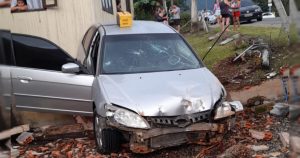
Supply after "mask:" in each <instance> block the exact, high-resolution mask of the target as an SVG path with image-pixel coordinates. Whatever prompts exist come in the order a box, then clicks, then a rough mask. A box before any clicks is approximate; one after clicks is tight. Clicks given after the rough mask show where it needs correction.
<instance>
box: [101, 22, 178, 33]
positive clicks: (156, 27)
mask: <svg viewBox="0 0 300 158" xmlns="http://www.w3.org/2000/svg"><path fill="white" fill-rule="evenodd" d="M102 26H103V28H104V30H105V33H106V35H124V34H157V33H176V31H175V30H174V29H172V28H171V27H170V26H168V25H165V24H163V23H161V22H155V21H138V20H134V21H133V23H132V26H131V27H125V28H121V27H120V26H119V25H117V24H112V25H102Z"/></svg>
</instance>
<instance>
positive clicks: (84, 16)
mask: <svg viewBox="0 0 300 158" xmlns="http://www.w3.org/2000/svg"><path fill="white" fill-rule="evenodd" d="M112 1H113V6H115V4H116V1H115V0H112ZM114 13H116V7H114ZM96 23H102V24H112V23H116V15H112V14H109V13H107V12H104V11H103V10H102V5H101V1H100V0H58V6H57V7H55V8H48V9H47V10H45V11H33V12H23V13H13V14H11V13H10V9H9V8H1V9H0V29H8V30H11V32H14V33H22V34H29V35H34V36H39V37H43V38H46V39H48V40H50V41H52V42H54V43H55V44H57V45H58V46H60V47H61V48H62V49H64V50H65V51H67V52H68V53H69V54H70V55H72V56H73V57H76V56H77V51H78V47H79V45H80V44H81V40H82V38H83V36H84V34H85V32H86V30H87V29H88V28H89V27H90V26H91V25H93V24H96Z"/></svg>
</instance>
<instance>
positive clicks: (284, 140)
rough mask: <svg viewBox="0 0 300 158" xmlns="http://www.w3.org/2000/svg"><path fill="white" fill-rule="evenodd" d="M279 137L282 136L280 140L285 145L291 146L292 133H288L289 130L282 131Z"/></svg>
mask: <svg viewBox="0 0 300 158" xmlns="http://www.w3.org/2000/svg"><path fill="white" fill-rule="evenodd" d="M279 138H280V141H281V143H282V145H283V147H289V145H290V140H289V139H290V134H289V133H287V132H281V133H279Z"/></svg>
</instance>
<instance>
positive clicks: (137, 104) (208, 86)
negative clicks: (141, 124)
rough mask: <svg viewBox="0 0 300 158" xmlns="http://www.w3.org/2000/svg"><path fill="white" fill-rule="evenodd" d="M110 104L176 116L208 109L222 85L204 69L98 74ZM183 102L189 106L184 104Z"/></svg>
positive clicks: (215, 99) (150, 113)
mask: <svg viewBox="0 0 300 158" xmlns="http://www.w3.org/2000/svg"><path fill="white" fill-rule="evenodd" d="M98 80H99V82H102V83H101V84H100V85H103V87H101V88H104V91H105V93H106V96H107V98H108V99H109V101H110V103H112V104H115V105H118V106H121V107H124V108H127V109H130V110H132V111H135V112H137V113H139V114H140V115H143V116H178V115H184V114H190V113H197V112H200V111H206V110H210V109H211V108H212V107H213V106H214V104H215V102H217V100H219V99H220V96H221V94H222V88H223V86H222V85H221V83H220V82H219V80H218V79H217V78H216V77H215V76H214V75H213V74H212V73H211V72H210V71H209V70H208V69H207V68H199V69H192V70H181V71H168V72H155V73H141V74H124V75H101V76H100V77H99V78H98ZM183 100H185V101H186V100H187V101H190V103H191V104H189V105H183Z"/></svg>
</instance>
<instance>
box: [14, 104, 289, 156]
mask: <svg viewBox="0 0 300 158" xmlns="http://www.w3.org/2000/svg"><path fill="white" fill-rule="evenodd" d="M288 129H289V120H288V118H287V117H280V118H278V117H273V116H270V115H269V114H268V112H262V113H261V112H257V110H255V108H254V107H249V108H247V109H246V110H245V112H243V113H241V114H240V115H238V116H237V117H236V121H235V127H234V128H233V129H232V130H231V131H230V132H229V133H227V134H225V136H224V139H223V141H221V142H219V143H217V144H214V145H212V146H201V145H194V144H187V145H181V146H177V147H172V148H167V149H162V150H159V151H156V152H153V153H150V154H146V155H139V154H133V153H131V152H130V151H129V148H128V144H123V145H122V150H121V152H120V153H113V154H110V155H101V154H99V153H97V152H96V149H95V141H94V138H93V134H89V135H88V136H86V137H83V138H66V139H64V138H61V139H57V140H55V141H34V142H32V143H30V144H28V145H24V146H19V145H17V144H15V145H16V146H15V147H14V148H18V150H19V151H20V155H21V156H20V157H24V158H35V157H43V158H46V157H57V158H64V157H66V158H69V157H78V158H80V157H88V158H106V157H107V158H116V157H120V158H127V157H134V158H142V157H148V158H158V157H160V158H178V157H180V158H190V157H199V158H200V157H207V158H210V157H211V158H213V157H217V156H218V157H222V154H223V157H232V158H237V157H241V155H242V157H245V158H247V157H252V156H256V157H258V155H260V156H264V157H269V155H272V154H278V155H279V156H277V157H278V158H280V157H286V156H287V154H288V152H289V150H288V148H285V147H283V145H282V143H281V141H280V139H279V135H278V134H279V133H280V132H287V131H288ZM250 130H257V131H260V132H266V133H269V137H268V138H266V139H263V140H257V139H255V138H253V137H251V134H250V132H249V131H250ZM252 145H266V146H268V148H269V149H268V150H266V151H259V152H255V151H253V150H251V149H250V148H251V146H252Z"/></svg>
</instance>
